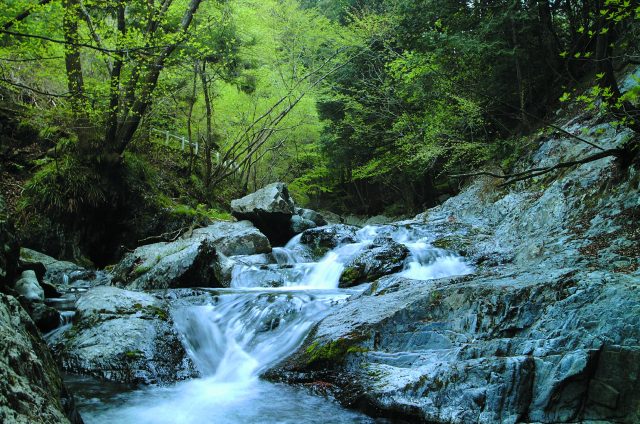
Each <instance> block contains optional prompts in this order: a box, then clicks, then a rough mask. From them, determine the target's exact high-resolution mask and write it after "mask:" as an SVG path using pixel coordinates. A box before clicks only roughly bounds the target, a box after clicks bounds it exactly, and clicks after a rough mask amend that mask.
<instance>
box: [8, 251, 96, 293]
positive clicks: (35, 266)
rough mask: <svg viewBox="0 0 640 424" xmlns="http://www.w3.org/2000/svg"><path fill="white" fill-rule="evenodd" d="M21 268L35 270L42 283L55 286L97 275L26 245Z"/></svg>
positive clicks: (22, 253)
mask: <svg viewBox="0 0 640 424" xmlns="http://www.w3.org/2000/svg"><path fill="white" fill-rule="evenodd" d="M20 268H21V269H23V270H31V271H34V272H35V273H36V275H37V277H38V280H39V281H40V282H41V283H44V284H48V285H53V286H54V287H56V286H60V285H65V284H69V283H71V282H73V281H77V280H81V279H85V280H86V279H92V278H94V277H95V272H94V271H90V270H87V269H85V268H83V267H81V266H80V265H77V264H74V263H73V262H68V261H60V260H58V259H56V258H53V257H51V256H49V255H45V254H44V253H41V252H38V251H35V250H32V249H27V248H25V247H23V248H21V249H20Z"/></svg>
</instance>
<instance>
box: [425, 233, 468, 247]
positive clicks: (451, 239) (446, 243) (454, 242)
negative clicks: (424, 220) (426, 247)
mask: <svg viewBox="0 0 640 424" xmlns="http://www.w3.org/2000/svg"><path fill="white" fill-rule="evenodd" d="M432 244H433V246H434V247H437V248H439V249H445V250H455V251H462V250H465V249H466V247H467V246H468V245H469V240H467V239H466V238H465V237H463V236H460V235H450V236H446V237H442V238H439V239H437V240H435V241H434V242H433V243H432Z"/></svg>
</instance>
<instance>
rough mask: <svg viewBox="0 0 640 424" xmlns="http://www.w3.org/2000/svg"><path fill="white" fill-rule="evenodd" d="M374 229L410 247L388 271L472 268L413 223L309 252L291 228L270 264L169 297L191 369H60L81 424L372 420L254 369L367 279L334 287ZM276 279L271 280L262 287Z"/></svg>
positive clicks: (270, 362) (415, 274) (411, 273)
mask: <svg viewBox="0 0 640 424" xmlns="http://www.w3.org/2000/svg"><path fill="white" fill-rule="evenodd" d="M380 235H384V236H386V237H388V238H392V239H393V240H394V241H396V242H398V243H401V244H403V245H405V246H406V247H407V248H408V249H409V252H410V255H409V257H408V258H407V259H406V260H405V263H404V265H403V270H402V271H401V272H400V273H398V275H400V276H403V277H406V278H413V279H420V280H429V279H434V278H440V277H446V276H450V275H461V274H468V273H470V272H472V271H473V270H472V268H471V267H469V266H468V265H467V264H465V262H464V261H463V260H462V258H460V257H458V256H456V255H453V254H451V253H450V252H447V251H445V250H442V249H437V248H434V247H433V246H431V245H430V244H429V243H428V241H427V240H428V234H426V233H424V232H423V230H421V229H420V228H419V227H411V228H409V229H407V228H404V227H394V226H388V225H387V226H368V227H365V228H362V229H361V230H360V231H359V232H358V233H357V237H356V238H357V240H356V242H355V243H346V244H342V245H339V246H338V247H336V248H335V249H332V250H330V251H328V252H327V253H326V254H325V255H324V257H322V258H321V259H320V260H319V261H313V260H312V259H311V254H310V252H309V251H308V248H307V247H306V246H304V245H302V244H301V243H300V236H296V237H294V238H293V239H292V240H291V241H290V242H289V243H288V244H287V245H286V246H285V247H281V248H274V249H273V253H272V257H273V262H274V263H271V264H267V265H262V266H257V265H247V264H239V265H237V266H235V268H234V269H233V272H232V282H231V288H229V289H208V290H206V292H207V293H208V296H204V297H202V296H200V297H198V299H197V300H195V301H194V299H190V298H188V297H187V298H178V299H177V300H175V301H173V302H172V309H171V315H172V318H173V321H174V323H175V328H176V330H177V331H178V333H179V334H180V335H181V338H182V343H183V345H184V346H185V348H186V350H187V353H188V354H189V356H190V358H191V359H192V361H193V362H194V364H195V365H196V367H197V369H198V371H199V373H200V375H201V378H197V379H193V380H188V381H183V382H179V383H176V384H173V385H169V386H148V387H144V388H139V389H133V390H132V389H131V388H128V387H126V386H123V385H119V384H112V383H105V382H99V381H97V380H93V379H91V378H87V377H79V376H66V378H65V381H66V382H67V384H68V386H69V388H70V389H71V390H72V391H73V392H74V393H75V395H76V401H77V403H78V406H79V409H80V412H81V414H82V416H83V418H84V420H85V422H86V423H87V424H101V423H136V424H144V423H266V422H268V423H299V422H305V423H369V422H373V420H372V419H371V418H369V417H367V416H365V415H362V414H360V413H358V412H355V411H350V410H347V409H344V408H342V407H341V406H339V405H338V404H337V403H335V402H333V401H331V400H329V399H326V398H324V397H321V396H317V395H314V394H312V393H311V391H310V390H308V389H305V388H301V387H291V386H287V385H284V384H276V383H271V382H267V381H264V380H261V379H260V378H259V376H260V375H261V374H262V373H263V372H264V371H266V370H267V369H269V368H270V367H272V366H274V365H275V364H277V363H278V362H279V361H281V360H282V359H283V358H285V357H286V356H287V355H289V354H291V353H292V352H294V351H295V350H296V349H297V348H298V347H299V346H300V345H301V343H302V341H303V339H304V338H305V336H306V335H307V333H308V332H309V330H310V329H311V327H312V326H313V325H314V324H315V323H316V322H318V321H319V320H321V319H322V318H323V317H324V316H326V314H327V313H328V312H329V311H330V310H331V308H335V307H339V305H340V303H342V302H345V301H346V300H347V299H348V297H349V296H352V295H354V294H357V293H360V292H362V291H364V290H365V289H366V288H367V286H368V285H367V284H362V285H360V286H357V287H355V288H350V289H341V288H338V284H339V279H340V276H341V274H342V272H343V271H344V269H345V264H346V263H348V261H349V260H350V259H352V258H354V257H356V256H357V255H358V254H359V253H361V252H362V251H363V250H365V249H366V248H367V247H368V246H370V245H371V244H372V243H373V242H374V240H375V239H376V238H377V237H379V236H380ZM274 278H276V279H278V281H279V284H278V286H277V287H263V286H264V282H265V281H266V280H272V279H274Z"/></svg>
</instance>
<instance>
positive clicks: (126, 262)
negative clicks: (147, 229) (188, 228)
mask: <svg viewBox="0 0 640 424" xmlns="http://www.w3.org/2000/svg"><path fill="white" fill-rule="evenodd" d="M215 259H216V250H215V247H214V245H213V244H212V243H211V242H210V241H209V240H207V239H198V240H192V239H181V240H176V241H173V242H170V243H164V242H163V243H154V244H148V245H145V246H141V247H138V248H137V249H136V250H134V251H133V252H131V253H128V254H127V255H125V257H124V258H123V259H122V260H121V261H120V262H119V263H118V264H117V265H116V266H115V268H114V269H113V281H114V283H115V284H118V285H122V286H124V287H126V288H128V289H137V290H148V289H166V288H170V287H195V286H212V287H216V286H218V283H217V281H216V279H215V273H214V264H215Z"/></svg>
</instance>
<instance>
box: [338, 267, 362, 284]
mask: <svg viewBox="0 0 640 424" xmlns="http://www.w3.org/2000/svg"><path fill="white" fill-rule="evenodd" d="M359 278H360V270H359V269H358V268H357V267H347V268H346V269H345V270H344V271H343V272H342V275H341V276H340V281H341V282H343V283H355V282H356V281H357V280H358V279H359Z"/></svg>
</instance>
